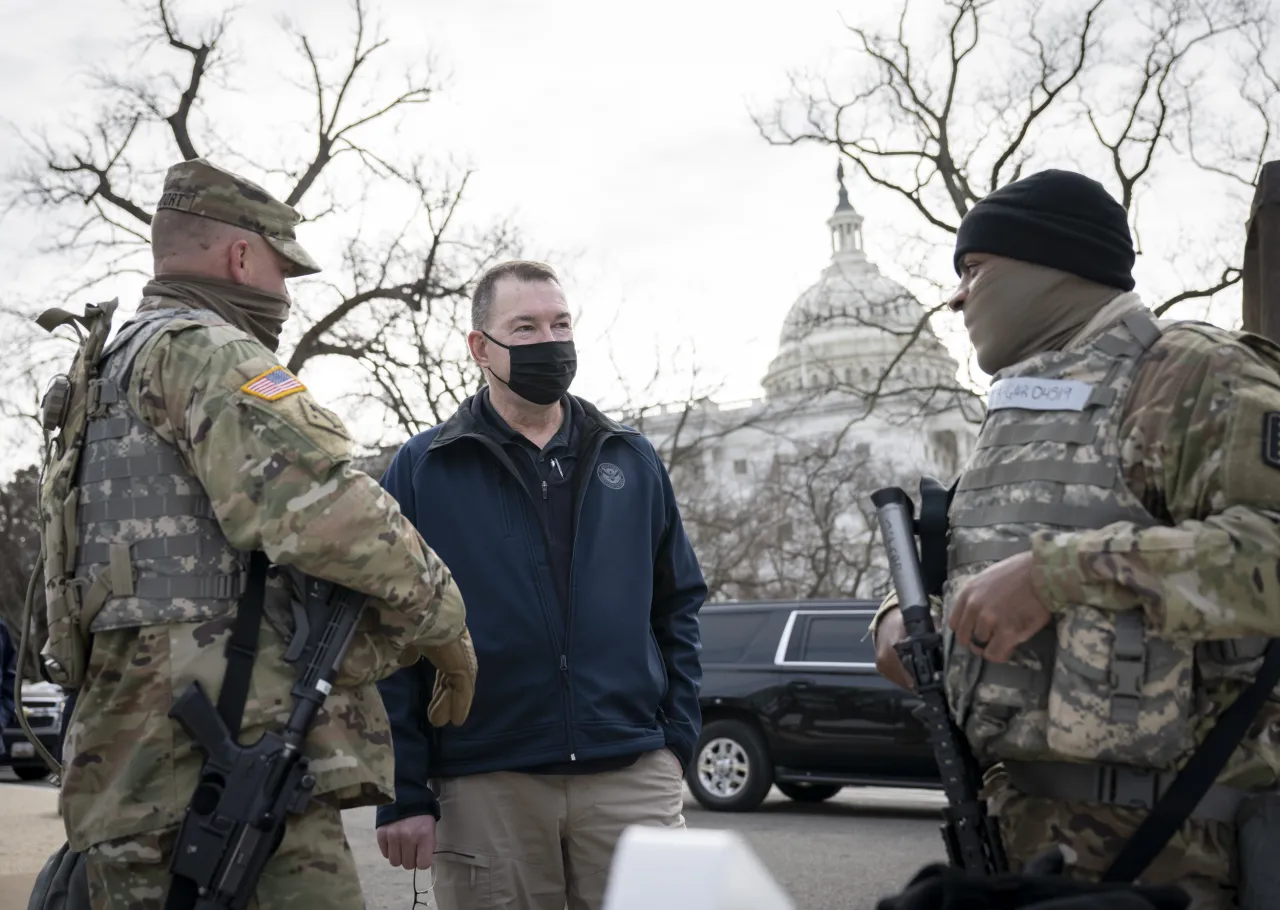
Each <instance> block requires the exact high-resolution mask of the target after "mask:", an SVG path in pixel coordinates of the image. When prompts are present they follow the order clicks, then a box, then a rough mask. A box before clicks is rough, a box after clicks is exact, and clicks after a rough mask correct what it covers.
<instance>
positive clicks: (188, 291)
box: [138, 273, 290, 351]
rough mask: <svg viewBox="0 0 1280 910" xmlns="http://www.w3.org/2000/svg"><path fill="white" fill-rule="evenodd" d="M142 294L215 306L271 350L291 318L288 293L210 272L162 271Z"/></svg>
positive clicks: (193, 304)
mask: <svg viewBox="0 0 1280 910" xmlns="http://www.w3.org/2000/svg"><path fill="white" fill-rule="evenodd" d="M142 296H143V297H167V298H169V299H171V300H177V301H180V302H181V303H185V304H187V305H188V306H192V307H197V308H199V309H202V310H212V311H213V312H215V313H217V314H218V315H219V316H221V317H222V318H223V319H225V320H227V322H229V323H231V324H232V325H234V326H235V327H236V328H238V329H242V330H243V331H245V332H247V333H249V334H250V335H252V336H253V337H254V338H256V339H258V340H259V341H261V342H262V343H263V344H264V345H266V346H267V348H268V349H269V350H271V351H275V350H276V348H278V347H279V346H280V332H281V330H282V329H283V328H284V321H285V320H286V319H288V318H289V307H290V300H289V298H288V297H285V296H283V295H281V294H272V293H270V292H269V291H260V290H258V289H257V288H254V287H250V286H249V285H246V284H236V283H235V282H234V281H227V280H224V279H221V278H210V277H209V276H207V275H195V274H186V273H184V274H177V273H174V274H167V275H160V276H157V277H155V278H153V279H152V280H151V281H149V282H148V283H147V284H146V285H145V286H144V287H143V288H142ZM138 309H139V310H140V311H141V310H143V309H146V307H145V306H144V307H139V308H138Z"/></svg>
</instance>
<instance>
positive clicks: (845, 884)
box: [346, 788, 944, 910]
mask: <svg viewBox="0 0 1280 910" xmlns="http://www.w3.org/2000/svg"><path fill="white" fill-rule="evenodd" d="M943 803H944V800H943V798H942V795H941V794H940V793H937V792H931V791H926V790H888V789H858V788H850V789H848V790H845V791H844V792H843V793H841V794H839V795H838V796H837V797H835V799H833V800H831V801H830V802H828V803H823V804H822V805H818V806H800V805H797V804H796V803H793V802H791V801H790V800H788V799H787V798H785V797H784V796H782V795H781V794H780V793H778V791H777V790H774V791H773V793H772V794H771V795H770V797H769V799H768V800H766V801H765V803H764V805H763V806H761V807H760V809H758V810H757V811H755V812H752V813H749V814H744V815H737V814H734V815H730V814H727V813H716V812H707V811H705V810H703V809H702V808H701V807H700V806H699V805H698V804H697V803H696V802H694V800H693V797H691V796H689V794H688V791H686V792H685V821H686V822H687V823H688V824H689V826H690V827H691V828H730V829H733V830H736V831H739V832H741V833H742V834H743V836H744V837H746V839H747V841H748V842H749V843H750V844H751V847H752V849H753V850H755V852H756V854H757V855H758V856H759V857H760V859H761V860H762V861H763V862H764V864H765V865H766V866H767V867H768V869H769V871H770V872H771V873H772V874H773V876H774V878H776V879H777V880H778V882H779V884H781V885H782V886H783V887H784V888H785V889H786V890H787V892H788V893H789V894H790V895H791V897H792V899H793V900H794V901H795V904H796V910H873V908H874V907H875V904H876V900H877V899H879V898H880V897H882V896H884V895H886V894H892V893H895V892H897V891H899V890H900V889H901V887H902V886H903V885H904V884H905V883H906V882H907V880H908V879H910V877H911V876H912V875H913V874H915V872H916V870H918V869H919V868H920V867H921V866H923V865H924V864H925V863H928V862H933V861H935V860H941V859H943V858H944V853H943V848H942V840H941V837H940V836H939V834H938V822H937V818H938V808H939V807H940V806H942V805H943ZM346 822H347V837H348V839H349V840H350V841H351V844H352V847H353V849H354V850H355V851H356V858H357V860H358V861H359V863H360V881H361V884H362V885H363V887H364V892H365V895H366V896H367V898H368V901H369V907H370V908H371V910H409V907H410V904H411V903H412V902H413V897H412V894H411V892H412V884H411V876H410V873H408V872H406V871H405V870H403V869H393V868H391V867H390V866H389V865H387V862H386V860H384V859H383V858H382V854H381V853H379V852H378V846H377V843H376V842H375V840H374V837H373V810H372V809H369V810H356V811H352V812H348V813H347V819H346ZM418 883H419V886H420V887H424V888H425V887H426V885H427V884H428V880H427V879H426V877H425V876H424V875H423V874H422V873H419V874H418ZM428 906H429V907H431V908H433V910H434V906H435V905H434V904H432V903H429V904H428Z"/></svg>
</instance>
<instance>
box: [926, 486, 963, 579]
mask: <svg viewBox="0 0 1280 910" xmlns="http://www.w3.org/2000/svg"><path fill="white" fill-rule="evenodd" d="M956 483H959V479H957V481H956ZM955 492H956V484H955V483H953V484H952V485H951V488H950V489H948V488H946V487H944V486H943V485H942V484H941V483H939V482H938V481H937V480H934V479H933V478H932V477H921V478H920V517H919V518H918V519H916V534H917V536H919V538H920V574H921V575H922V576H923V577H924V589H925V591H926V593H928V594H932V595H936V596H938V597H941V596H942V586H943V584H944V583H945V582H946V580H947V539H948V536H949V534H948V531H949V529H948V526H947V510H948V509H950V508H951V498H952V497H953V496H954V495H955Z"/></svg>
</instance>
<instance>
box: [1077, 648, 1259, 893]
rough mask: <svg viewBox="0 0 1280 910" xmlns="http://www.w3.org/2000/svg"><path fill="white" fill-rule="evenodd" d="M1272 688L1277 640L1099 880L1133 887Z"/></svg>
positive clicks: (1215, 774) (1218, 769)
mask: <svg viewBox="0 0 1280 910" xmlns="http://www.w3.org/2000/svg"><path fill="white" fill-rule="evenodd" d="M1277 683H1280V639H1272V640H1271V644H1269V645H1268V646H1267V652H1266V657H1265V658H1264V660H1263V662H1262V666H1261V667H1260V668H1259V669H1258V675H1257V676H1256V677H1255V678H1254V680H1253V682H1252V683H1250V684H1249V687H1248V688H1247V689H1245V690H1244V691H1243V692H1241V693H1240V695H1239V696H1237V698H1236V700H1235V701H1234V702H1232V703H1231V705H1230V707H1228V708H1227V709H1226V710H1225V711H1223V712H1222V715H1221V716H1220V717H1219V718H1218V722H1217V723H1216V724H1214V725H1213V729H1212V730H1210V731H1209V735H1208V736H1206V737H1205V738H1204V742H1202V743H1201V744H1200V748H1199V749H1197V750H1196V751H1195V754H1193V755H1192V756H1191V758H1190V759H1189V760H1188V761H1187V763H1186V765H1185V766H1183V769H1182V771H1181V772H1180V773H1179V774H1178V776H1177V778H1175V779H1174V781H1173V783H1172V784H1170V785H1169V789H1168V790H1167V791H1165V794H1164V796H1163V797H1161V799H1160V801H1159V802H1158V803H1156V804H1155V807H1154V808H1152V810H1151V813H1150V814H1149V815H1148V816H1147V817H1146V818H1145V819H1143V820H1142V824H1141V825H1139V826H1138V830H1137V831H1135V832H1134V833H1133V836H1132V837H1130V838H1129V840H1128V841H1127V842H1126V843H1125V845H1124V847H1123V848H1122V849H1121V850H1120V854H1119V855H1118V856H1117V857H1116V858H1115V861H1114V862H1112V864H1111V868H1109V869H1108V870H1107V871H1106V874H1105V875H1103V877H1102V880H1103V881H1104V882H1132V881H1134V880H1136V879H1137V878H1138V876H1140V875H1142V873H1143V872H1145V871H1146V868H1147V867H1148V866H1149V865H1151V861H1152V860H1154V859H1155V858H1156V857H1157V856H1159V855H1160V851H1162V850H1163V849H1164V848H1165V845H1166V844H1168V843H1169V839H1170V838H1171V837H1173V835H1174V834H1176V833H1177V831H1178V829H1179V828H1181V827H1182V825H1183V823H1184V822H1185V821H1186V820H1187V818H1188V817H1190V815H1191V812H1192V810H1193V809H1194V808H1195V807H1196V805H1197V804H1198V803H1199V802H1200V800H1201V799H1202V798H1203V797H1204V795H1205V793H1207V792H1208V791H1209V788H1210V787H1211V786H1212V785H1213V782H1214V781H1215V780H1217V777H1218V775H1219V774H1220V773H1221V772H1222V769H1223V768H1224V767H1225V766H1226V764H1227V760H1228V759H1229V758H1231V754H1232V753H1233V752H1235V750H1236V746H1238V745H1240V741H1241V740H1242V739H1244V735H1245V733H1247V732H1248V730H1249V726H1250V725H1251V724H1252V723H1253V721H1254V719H1255V718H1256V717H1257V716H1258V714H1259V712H1260V711H1261V710H1262V706H1263V704H1264V703H1265V702H1266V700H1267V696H1268V695H1269V694H1270V692H1271V690H1272V689H1274V688H1275V687H1276V684H1277Z"/></svg>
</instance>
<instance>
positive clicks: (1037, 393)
mask: <svg viewBox="0 0 1280 910" xmlns="http://www.w3.org/2000/svg"><path fill="white" fill-rule="evenodd" d="M1092 394H1093V386H1092V385H1090V384H1089V383H1087V382H1080V381H1079V380H1075V379H1037V378H1035V377H1034V376H1019V377H1015V378H1013V379H1001V380H1000V381H999V382H996V383H995V384H994V385H992V386H991V392H990V394H989V395H988V396H987V410H988V411H1000V410H1004V409H1006V408H1023V409H1025V410H1028V411H1083V410H1084V409H1085V406H1086V405H1088V403H1089V396H1090V395H1092Z"/></svg>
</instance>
